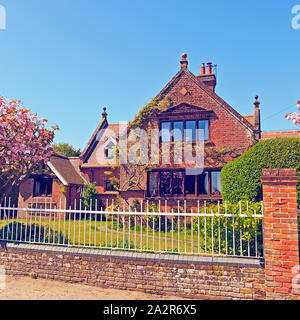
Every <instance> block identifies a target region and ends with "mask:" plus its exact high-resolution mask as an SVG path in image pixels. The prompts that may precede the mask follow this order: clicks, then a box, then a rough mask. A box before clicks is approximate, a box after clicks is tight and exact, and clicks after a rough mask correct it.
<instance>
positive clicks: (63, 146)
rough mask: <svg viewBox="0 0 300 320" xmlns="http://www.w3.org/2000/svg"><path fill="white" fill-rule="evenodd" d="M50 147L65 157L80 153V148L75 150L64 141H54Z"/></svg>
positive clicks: (76, 155)
mask: <svg viewBox="0 0 300 320" xmlns="http://www.w3.org/2000/svg"><path fill="white" fill-rule="evenodd" d="M52 148H53V150H54V151H55V152H56V153H58V154H60V155H62V156H66V157H78V156H80V154H81V151H80V149H77V150H76V149H75V148H74V147H73V146H71V145H70V144H68V143H66V142H61V143H54V144H53V145H52Z"/></svg>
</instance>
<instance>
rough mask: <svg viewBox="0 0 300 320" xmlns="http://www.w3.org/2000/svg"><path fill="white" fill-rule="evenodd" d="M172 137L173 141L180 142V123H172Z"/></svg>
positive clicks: (181, 123) (181, 129) (181, 132)
mask: <svg viewBox="0 0 300 320" xmlns="http://www.w3.org/2000/svg"><path fill="white" fill-rule="evenodd" d="M173 137H174V141H182V137H183V122H182V121H176V122H174V130H173Z"/></svg>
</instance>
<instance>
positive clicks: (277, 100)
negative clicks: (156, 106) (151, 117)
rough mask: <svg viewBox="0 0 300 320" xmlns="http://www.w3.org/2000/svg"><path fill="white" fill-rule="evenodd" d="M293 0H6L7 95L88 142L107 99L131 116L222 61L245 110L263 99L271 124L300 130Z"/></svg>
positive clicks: (226, 85)
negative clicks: (184, 69)
mask: <svg viewBox="0 0 300 320" xmlns="http://www.w3.org/2000/svg"><path fill="white" fill-rule="evenodd" d="M297 4H300V0H299V1H298V2H297V0H295V1H289V0H263V1H262V0H260V1H259V0H251V1H250V0H244V1H240V0H226V1H224V0H211V1H202V0H194V1H189V0H186V1H177V0H160V1H158V0H151V1H150V0H148V1H144V0H139V1H137V0H128V1H124V0H123V1H120V0H112V1H102V0H88V1H86V0H51V1H49V0H42V1H41V0H26V1H25V0H0V5H2V6H4V7H5V8H6V19H7V27H6V30H0V43H1V50H0V57H1V59H0V64H1V78H0V95H4V96H6V97H8V98H11V99H13V98H18V99H22V100H23V102H24V104H25V105H26V106H27V107H29V108H31V110H32V111H33V112H36V113H38V115H40V116H42V117H45V118H47V119H48V120H49V125H55V124H58V125H59V127H60V128H61V130H60V131H59V132H58V133H57V136H56V140H55V141H56V142H63V141H65V142H68V143H71V144H72V145H73V146H74V147H76V148H79V147H80V148H81V149H83V148H84V147H85V145H86V143H87V142H88V140H89V138H90V136H91V134H92V133H93V131H94V129H95V128H96V126H97V124H98V123H99V121H100V119H101V113H102V107H103V106H106V107H107V112H108V114H109V122H110V123H118V122H119V121H124V120H131V119H132V118H133V116H134V114H135V113H136V112H137V111H138V109H139V108H140V107H142V106H143V105H145V103H147V102H148V101H149V99H150V98H151V97H154V96H156V94H157V93H158V92H159V91H160V90H161V89H162V88H163V87H164V86H165V84H166V83H167V82H168V81H169V80H170V79H171V78H172V77H173V76H174V75H175V73H176V72H177V71H178V70H179V68H180V65H179V60H180V55H181V54H182V53H183V52H186V53H187V54H188V60H189V69H190V70H191V71H192V72H193V73H194V74H199V73H200V66H201V63H202V62H209V61H211V62H213V63H215V64H217V65H218V73H217V82H218V83H217V88H216V92H217V93H218V94H219V95H220V96H221V97H222V98H223V99H224V100H225V101H226V102H228V103H229V104H230V105H231V106H232V107H234V108H235V109H236V110H237V111H238V112H240V113H241V114H252V112H253V102H254V98H253V97H254V95H255V94H258V95H259V96H260V98H259V100H260V101H261V117H262V120H263V122H262V127H263V130H264V131H272V130H273V131H274V130H294V129H297V128H296V127H295V126H294V125H293V124H292V123H290V122H289V121H287V120H285V119H284V118H283V116H284V115H285V114H286V113H287V112H292V111H295V110H296V101H297V100H300V29H299V30H294V29H293V28H292V26H291V20H292V18H293V15H292V12H291V11H292V7H293V6H294V5H297Z"/></svg>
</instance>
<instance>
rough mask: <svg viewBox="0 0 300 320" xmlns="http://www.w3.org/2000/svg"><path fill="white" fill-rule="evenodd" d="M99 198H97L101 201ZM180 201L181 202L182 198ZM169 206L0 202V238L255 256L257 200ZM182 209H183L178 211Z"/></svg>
mask: <svg viewBox="0 0 300 320" xmlns="http://www.w3.org/2000/svg"><path fill="white" fill-rule="evenodd" d="M101 203H103V202H101ZM183 204H184V203H183ZM180 205H181V204H180V201H178V205H177V208H170V207H169V206H168V204H167V203H166V202H165V203H164V208H163V210H162V206H161V203H160V202H159V203H158V205H155V204H154V203H152V202H151V201H145V202H144V203H141V202H140V203H139V204H138V205H137V202H135V203H130V202H128V203H125V204H124V203H123V205H120V204H118V203H116V202H114V200H110V201H108V200H107V201H105V207H101V206H100V202H97V200H96V201H94V202H90V204H89V205H88V206H87V205H86V206H85V207H84V206H83V203H82V202H81V201H80V203H78V205H77V206H76V202H75V203H74V204H73V206H72V207H71V206H70V207H68V208H67V207H66V204H65V203H62V202H60V203H59V204H58V205H57V204H53V203H52V202H51V201H50V202H47V201H45V202H44V203H42V204H41V203H32V204H31V205H26V206H24V205H19V206H13V205H11V204H10V201H9V200H5V202H4V204H3V205H2V206H0V212H1V220H0V241H6V242H21V243H32V244H48V245H57V246H72V247H88V248H94V249H109V250H126V251H138V252H152V253H169V254H191V255H228V256H247V257H259V256H262V255H263V252H262V249H263V248H262V247H263V246H262V243H263V240H262V220H263V205H262V203H258V204H256V205H255V206H254V207H251V205H250V206H249V203H248V202H239V203H237V204H235V205H232V204H227V203H226V202H224V203H220V202H219V203H218V204H215V205H208V204H207V203H206V202H205V201H204V202H201V201H198V203H197V205H196V208H191V209H190V210H189V212H187V211H188V210H186V206H184V205H183V207H181V206H180ZM181 211H183V212H181Z"/></svg>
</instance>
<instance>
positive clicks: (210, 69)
mask: <svg viewBox="0 0 300 320" xmlns="http://www.w3.org/2000/svg"><path fill="white" fill-rule="evenodd" d="M211 73H212V63H211V62H208V63H207V74H211Z"/></svg>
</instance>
